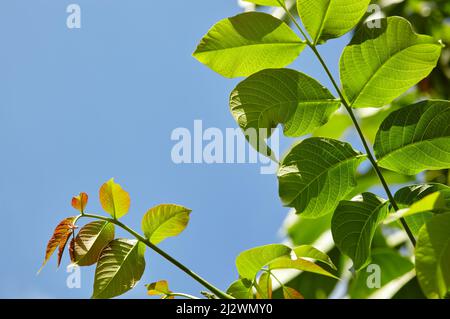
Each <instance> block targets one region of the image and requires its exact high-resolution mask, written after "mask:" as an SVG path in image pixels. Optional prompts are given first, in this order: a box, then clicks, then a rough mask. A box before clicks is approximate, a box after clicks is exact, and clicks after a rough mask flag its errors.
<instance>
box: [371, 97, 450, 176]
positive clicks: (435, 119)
mask: <svg viewBox="0 0 450 319" xmlns="http://www.w3.org/2000/svg"><path fill="white" fill-rule="evenodd" d="M374 150H375V155H376V157H377V159H378V163H379V165H380V166H382V167H384V168H387V169H390V170H393V171H396V172H399V173H403V174H406V175H414V174H417V173H420V172H421V171H424V170H438V169H444V168H448V167H450V102H449V101H439V100H430V101H422V102H419V103H417V104H413V105H410V106H406V107H404V108H402V109H400V110H397V111H395V112H393V113H391V114H390V115H389V116H388V117H387V118H386V119H385V120H384V121H383V123H382V124H381V127H380V129H379V131H378V133H377V137H376V139H375V144H374Z"/></svg>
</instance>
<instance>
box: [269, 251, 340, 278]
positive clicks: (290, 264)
mask: <svg viewBox="0 0 450 319" xmlns="http://www.w3.org/2000/svg"><path fill="white" fill-rule="evenodd" d="M269 269H272V270H275V269H295V270H300V271H306V272H312V273H315V274H319V275H324V276H328V277H332V278H335V279H339V278H337V277H336V276H335V275H333V274H331V273H330V272H328V271H326V270H325V269H323V268H322V267H320V266H319V265H317V264H315V263H313V262H311V261H309V260H306V259H302V258H297V259H291V258H290V257H285V256H284V257H279V258H277V259H275V260H273V261H271V262H270V263H269Z"/></svg>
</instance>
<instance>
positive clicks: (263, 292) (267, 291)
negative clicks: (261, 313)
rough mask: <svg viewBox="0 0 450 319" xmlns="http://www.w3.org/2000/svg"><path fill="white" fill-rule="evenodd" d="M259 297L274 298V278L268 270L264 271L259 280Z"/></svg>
mask: <svg viewBox="0 0 450 319" xmlns="http://www.w3.org/2000/svg"><path fill="white" fill-rule="evenodd" d="M256 298H257V299H272V278H271V276H270V275H269V273H268V272H263V273H262V274H261V276H260V277H259V280H258V287H257V290H256Z"/></svg>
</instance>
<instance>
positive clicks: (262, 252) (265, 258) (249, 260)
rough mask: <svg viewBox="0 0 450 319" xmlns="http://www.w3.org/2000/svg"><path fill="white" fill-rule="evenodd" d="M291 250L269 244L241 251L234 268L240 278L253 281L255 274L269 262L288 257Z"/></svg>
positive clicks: (279, 245) (283, 246)
mask: <svg viewBox="0 0 450 319" xmlns="http://www.w3.org/2000/svg"><path fill="white" fill-rule="evenodd" d="M291 251H292V249H291V248H289V247H287V246H285V245H281V244H270V245H266V246H260V247H256V248H252V249H249V250H246V251H243V252H242V253H240V254H239V256H238V257H237V258H236V267H237V270H238V273H239V275H240V276H241V277H242V278H246V279H249V280H253V279H254V278H255V276H256V274H257V273H258V272H259V271H260V270H261V269H262V268H263V267H264V266H266V265H268V264H269V263H270V262H271V261H273V260H275V259H277V258H278V257H282V256H290V254H291Z"/></svg>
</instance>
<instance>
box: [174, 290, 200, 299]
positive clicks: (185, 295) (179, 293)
mask: <svg viewBox="0 0 450 319" xmlns="http://www.w3.org/2000/svg"><path fill="white" fill-rule="evenodd" d="M166 296H167V297H184V298H187V299H200V298H197V297H195V296H192V295H188V294H185V293H181V292H171V293H169V294H167V295H166ZM167 297H166V298H165V299H167Z"/></svg>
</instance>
